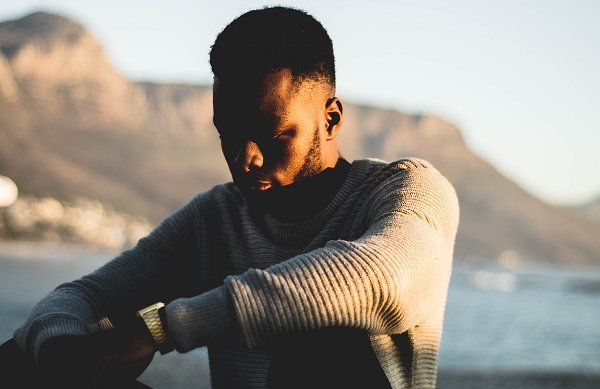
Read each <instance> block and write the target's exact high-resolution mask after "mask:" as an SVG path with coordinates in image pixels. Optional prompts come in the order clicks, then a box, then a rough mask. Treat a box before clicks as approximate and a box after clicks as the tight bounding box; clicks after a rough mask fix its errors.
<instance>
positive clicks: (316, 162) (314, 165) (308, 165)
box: [294, 123, 323, 182]
mask: <svg viewBox="0 0 600 389" xmlns="http://www.w3.org/2000/svg"><path fill="white" fill-rule="evenodd" d="M322 170H323V169H322V161H321V139H320V137H319V124H318V123H317V124H315V132H314V134H313V139H312V141H311V145H310V149H309V150H308V153H307V154H306V158H305V159H304V163H303V164H302V167H300V171H299V172H298V173H297V174H296V176H295V177H294V182H296V181H298V180H301V179H304V178H308V177H312V176H314V175H316V174H319V173H321V171H322Z"/></svg>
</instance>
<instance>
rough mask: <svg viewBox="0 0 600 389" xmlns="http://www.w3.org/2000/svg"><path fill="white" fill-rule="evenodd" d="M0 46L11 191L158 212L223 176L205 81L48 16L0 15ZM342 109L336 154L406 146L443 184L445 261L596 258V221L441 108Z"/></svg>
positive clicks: (2, 161) (377, 153)
mask: <svg viewBox="0 0 600 389" xmlns="http://www.w3.org/2000/svg"><path fill="white" fill-rule="evenodd" d="M0 52H1V56H0V145H1V146H0V147H1V149H0V174H3V175H6V176H9V177H11V178H12V179H13V180H14V181H15V182H16V183H17V184H18V186H19V188H20V190H21V192H22V193H26V194H30V195H34V196H46V195H50V196H54V197H56V198H58V199H64V200H66V199H69V198H73V197H74V196H84V197H87V198H94V199H97V200H99V201H102V202H103V203H107V204H111V205H112V206H113V207H114V208H115V209H117V210H119V211H123V212H127V213H130V214H134V215H144V216H146V217H148V218H150V219H151V220H152V221H153V222H157V221H159V220H160V219H161V218H163V217H164V216H166V215H167V214H168V213H170V212H172V211H173V210H174V209H176V208H177V207H179V206H181V205H183V204H184V203H186V202H187V201H188V200H189V199H190V198H191V197H192V196H194V195H195V194H196V193H198V192H200V191H203V190H206V189H208V188H210V187H211V186H213V185H214V184H216V183H219V182H223V181H225V180H228V179H229V174H228V171H227V168H226V165H225V163H224V161H223V158H222V156H221V152H220V146H219V141H218V137H217V135H216V131H215V130H214V128H213V126H212V120H211V119H212V105H211V104H212V96H211V88H210V87H209V86H202V85H174V84H157V83H149V82H132V81H129V80H127V79H125V78H124V77H123V76H122V75H121V74H119V73H118V72H117V71H115V69H114V68H113V67H112V66H111V64H110V63H109V61H108V60H107V59H106V57H105V55H104V52H103V50H102V47H101V45H100V44H99V43H98V41H97V40H96V39H95V38H94V37H93V36H92V35H91V34H90V33H89V32H88V31H87V30H86V29H85V28H84V27H83V26H81V25H80V24H78V23H77V22H74V21H72V20H69V19H67V18H65V17H62V16H59V15H54V14H48V13H41V12H38V13H34V14H30V15H27V16H25V17H23V18H21V19H18V20H11V21H5V22H3V23H0ZM345 115H346V116H345V121H344V128H343V129H342V132H341V133H340V142H341V150H342V153H343V154H344V156H345V157H347V158H348V159H356V158H364V157H374V158H381V159H386V160H395V159H398V158H401V157H403V156H417V157H421V158H425V159H428V160H430V161H431V162H432V163H434V165H435V166H437V167H438V168H439V169H440V170H441V171H442V172H443V173H444V174H445V175H446V176H447V177H448V178H449V179H450V181H451V182H452V183H453V184H454V185H455V187H456V189H457V192H458V195H459V200H460V204H461V223H460V227H459V234H458V240H457V246H456V258H457V261H461V260H462V261H470V262H490V261H494V262H495V261H498V260H500V261H501V262H502V263H504V264H514V263H522V262H525V263H544V264H561V265H582V266H584V265H585V266H588V265H600V239H598V236H600V225H598V223H595V222H593V221H591V220H589V219H587V218H585V217H583V216H582V215H581V214H580V213H579V212H577V211H575V210H572V209H564V208H557V207H552V206H549V205H548V204H545V203H544V202H542V201H540V200H539V199H537V198H535V197H533V196H532V195H530V194H529V193H527V192H525V191H524V190H523V189H522V188H520V187H519V186H518V185H516V184H515V183H514V182H512V181H511V180H510V179H508V178H507V177H505V176H503V175H501V174H500V173H499V172H498V171H497V170H496V169H495V168H494V167H493V166H492V165H490V164H489V163H488V162H486V161H485V160H484V159H483V158H481V157H480V156H478V155H477V154H475V153H473V152H472V151H471V150H470V149H469V147H468V145H466V144H465V141H464V139H463V138H462V136H461V133H460V130H459V129H458V128H457V127H456V126H454V125H453V124H451V123H449V122H447V121H446V120H444V119H443V118H440V117H436V116H434V115H427V114H409V113H403V112H399V111H397V110H394V109H385V108H379V107H370V106H364V105H356V104H352V103H349V102H347V103H346V104H345ZM524 168H526V167H524Z"/></svg>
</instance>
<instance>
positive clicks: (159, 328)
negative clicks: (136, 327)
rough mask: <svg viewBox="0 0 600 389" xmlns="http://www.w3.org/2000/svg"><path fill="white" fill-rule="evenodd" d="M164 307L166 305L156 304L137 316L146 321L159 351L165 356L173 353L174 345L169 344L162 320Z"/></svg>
mask: <svg viewBox="0 0 600 389" xmlns="http://www.w3.org/2000/svg"><path fill="white" fill-rule="evenodd" d="M164 306H165V304H164V303H156V304H152V305H150V306H149V307H146V308H144V309H140V310H139V311H138V312H137V315H138V316H139V317H141V318H142V319H143V320H144V323H145V324H146V327H148V331H150V335H152V339H154V343H155V344H156V347H157V348H158V351H159V352H160V353H161V354H163V355H164V354H166V353H168V352H171V351H173V345H172V344H171V343H170V342H169V340H168V338H167V333H166V332H165V330H164V327H163V323H162V320H161V319H160V312H159V310H160V309H162V308H163V307H164Z"/></svg>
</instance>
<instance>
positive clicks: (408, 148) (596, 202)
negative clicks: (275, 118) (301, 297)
mask: <svg viewBox="0 0 600 389" xmlns="http://www.w3.org/2000/svg"><path fill="white" fill-rule="evenodd" d="M223 3H225V2H223ZM279 4H288V5H293V6H296V7H299V8H302V9H305V10H306V11H308V12H309V13H311V14H313V15H314V16H315V17H316V18H317V19H318V20H320V21H321V22H322V23H323V24H324V26H325V27H326V28H327V29H328V31H329V33H330V35H331V37H332V39H333V43H334V50H335V54H336V65H337V72H338V80H337V84H338V91H337V92H338V97H340V98H341V99H342V101H343V102H344V103H345V114H346V119H345V123H344V129H343V131H342V133H341V134H340V141H341V148H342V151H343V153H344V156H345V157H346V158H348V159H350V160H352V159H358V158H366V157H374V158H382V159H386V160H395V159H398V158H401V157H403V156H417V157H421V158H425V159H428V160H430V161H431V162H433V163H434V165H436V167H438V169H439V170H440V171H442V172H443V173H444V174H445V175H446V176H447V177H448V178H449V179H450V181H451V182H452V183H453V184H454V186H455V187H456V189H457V192H458V195H459V199H460V203H461V224H460V227H459V233H458V238H457V245H456V252H455V266H454V273H453V277H452V281H451V285H450V290H449V302H448V309H447V315H446V325H445V330H444V331H445V333H444V339H443V345H442V350H441V356H440V380H439V387H440V388H454V387H456V388H459V387H463V388H465V387H474V388H478V387H479V388H481V387H514V388H517V387H524V388H525V387H528V388H531V387H545V388H553V387H556V388H558V387H561V388H562V387H564V388H573V387H582V388H583V387H596V386H597V385H600V327H599V326H598V325H597V322H598V321H599V320H600V300H599V298H598V297H599V295H600V266H599V265H600V175H599V173H598V171H599V170H600V153H598V150H597V149H598V147H600V131H599V130H600V110H598V106H600V77H599V74H598V69H599V68H600V23H598V20H600V3H598V2H593V1H580V2H577V5H576V6H575V5H574V4H573V3H572V2H567V1H549V2H548V1H527V2H522V1H503V2H485V3H484V2H476V1H455V2H443V1H418V2H417V1H395V2H384V1H370V2H368V4H367V3H366V2H365V3H351V2H347V1H346V2H342V1H328V2H316V1H297V2H293V3H292V2H286V1H282V2H279ZM263 5H267V3H262V2H254V1H231V2H227V3H226V4H219V6H218V7H217V6H215V5H214V3H213V4H212V5H211V4H209V3H208V2H202V1H200V2H197V1H195V2H193V1H184V0H174V1H169V2H165V1H158V0H153V1H141V0H135V1H127V2H116V1H103V2H94V1H78V2H71V1H66V0H63V1H29V0H21V1H19V2H8V1H2V2H0V341H4V340H6V339H8V338H10V336H11V335H12V332H13V331H14V329H15V328H16V327H17V326H18V325H19V323H21V322H22V320H23V319H24V318H25V316H26V315H27V313H28V311H29V310H30V309H31V307H32V305H33V304H34V303H35V302H36V301H37V300H38V299H39V298H41V297H42V296H43V295H44V294H45V293H47V292H48V291H49V290H50V289H51V288H52V287H54V286H56V285H58V283H60V282H62V281H66V280H70V279H73V278H76V277H79V276H80V275H82V274H84V273H86V272H88V271H90V270H92V269H94V268H95V267H97V266H99V265H100V264H102V263H104V262H105V261H107V260H109V259H110V258H111V257H112V256H113V255H114V254H115V253H117V252H119V251H120V250H123V249H125V248H127V247H131V246H132V245H133V244H135V242H136V241H137V240H138V239H139V238H140V237H141V236H144V235H145V234H147V233H148V232H149V231H150V230H151V228H152V227H153V226H154V225H155V224H156V223H157V222H159V221H160V220H161V219H162V218H164V217H165V216H166V215H168V214H169V213H171V212H173V211H174V210H175V209H176V208H178V207H179V206H181V205H183V204H185V203H186V202H187V201H189V200H190V199H191V198H192V197H193V196H194V195H195V194H196V193H198V192H200V191H203V190H206V189H208V188H210V187H212V186H213V185H215V184H218V183H221V182H224V181H226V180H228V179H229V175H228V171H227V168H226V165H225V163H224V162H223V158H222V156H221V154H220V147H219V143H218V137H217V135H216V131H215V130H214V128H213V126H212V105H211V104H212V101H211V99H212V96H211V81H212V75H211V73H210V68H209V65H208V51H209V49H210V46H211V44H212V43H213V41H214V39H215V37H216V35H217V34H218V32H219V31H220V30H221V29H222V28H223V27H224V26H225V25H226V24H227V23H228V22H230V21H231V20H232V19H233V18H235V17H236V16H238V15H240V14H241V13H243V12H244V11H247V10H249V9H252V8H256V7H261V6H263ZM198 366H200V367H198ZM142 380H143V381H144V382H146V383H148V384H149V385H151V386H153V387H156V388H160V387H182V388H184V387H189V386H190V385H191V383H192V382H195V383H196V384H197V383H198V382H200V384H201V385H208V384H207V382H208V381H207V362H206V353H205V350H203V349H200V350H197V351H194V352H193V353H191V354H189V355H187V354H186V355H176V354H171V355H168V356H165V357H157V358H156V359H155V361H154V362H153V363H152V365H151V367H150V369H149V370H148V371H147V372H146V373H145V374H144V376H142ZM196 387H197V385H196Z"/></svg>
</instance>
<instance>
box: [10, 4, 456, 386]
mask: <svg viewBox="0 0 600 389" xmlns="http://www.w3.org/2000/svg"><path fill="white" fill-rule="evenodd" d="M210 62H211V66H212V69H213V73H214V100H213V103H214V124H215V127H216V128H217V130H218V132H219V135H220V138H221V146H222V150H223V155H224V157H225V159H226V161H227V164H228V166H229V169H230V171H231V175H232V178H233V183H227V184H224V185H218V186H216V187H214V188H213V189H211V190H210V191H208V192H206V193H201V194H199V195H198V196H196V197H195V198H194V199H193V200H192V201H191V202H190V203H188V204H187V205H185V206H183V207H182V208H181V209H179V210H177V211H176V212H175V213H173V214H172V215H171V216H169V217H168V218H167V219H165V220H164V221H163V222H162V223H161V224H160V225H159V226H158V227H157V228H156V229H155V230H154V231H153V232H152V233H151V234H150V235H149V236H148V237H146V238H144V239H142V240H140V241H139V243H138V244H137V246H136V247H135V248H133V249H131V250H128V251H125V252H124V253H122V254H121V255H120V256H118V257H117V258H115V259H114V260H112V261H111V262H109V263H108V264H106V265H105V266H103V267H101V268H100V269H98V270H96V271H95V272H93V273H92V274H89V275H87V276H85V277H83V278H82V279H80V280H77V281H75V282H71V283H66V284H63V285H61V286H59V287H58V288H57V289H56V290H54V291H53V292H52V293H50V294H49V295H48V296H47V297H45V298H44V299H43V300H42V301H41V302H40V303H38V304H37V305H36V307H35V308H34V309H33V311H32V313H31V315H30V317H29V318H28V319H27V321H26V322H25V323H24V325H23V326H22V327H21V328H19V329H18V330H17V331H16V332H15V340H16V342H17V344H18V346H19V348H20V349H21V350H22V351H23V352H24V353H25V355H27V356H28V357H29V358H31V359H32V361H34V362H33V363H35V364H36V366H37V367H38V368H39V370H40V371H41V372H42V373H41V374H42V376H43V377H44V379H46V380H49V382H56V383H60V384H61V385H63V386H69V385H71V386H86V385H89V386H93V385H96V386H107V387H108V386H110V385H116V382H117V380H121V379H123V378H135V377H137V376H138V375H139V374H140V373H141V372H142V371H143V370H144V368H145V367H146V366H147V365H148V363H149V362H150V360H151V359H152V357H153V354H154V353H155V351H157V350H158V351H160V352H161V353H166V352H170V351H172V350H173V349H175V350H177V351H178V352H187V351H190V350H192V349H194V348H197V347H203V346H208V350H209V359H210V371H211V382H212V384H213V386H214V387H216V388H238V387H257V388H264V387H270V388H292V387H302V388H318V387H327V388H330V387H341V388H349V387H369V388H371V387H373V388H379V387H393V388H412V387H415V388H416V387H418V388H433V387H434V386H435V380H436V363H437V362H436V359H437V352H438V349H439V345H440V337H441V332H442V321H443V315H444V307H445V302H446V294H447V287H448V281H449V277H450V273H451V263H452V252H453V245H454V240H455V235H456V228H457V223H458V205H457V199H456V195H455V193H454V190H453V188H452V186H451V185H450V184H449V183H448V181H447V180H446V179H445V178H444V177H442V176H441V175H440V173H439V172H438V171H437V170H436V169H434V167H432V166H431V165H430V164H429V163H427V162H425V161H422V160H417V159H403V160H399V161H397V162H394V163H384V162H382V161H378V160H357V161H354V162H352V163H350V162H348V161H346V160H345V159H344V158H343V157H342V155H341V153H340V152H339V150H338V146H337V136H338V133H339V131H340V129H341V128H342V124H343V106H342V103H341V102H340V100H339V99H338V98H337V97H336V96H335V69H334V57H333V49H332V43H331V40H330V38H329V36H328V34H327V32H326V31H325V29H324V28H323V26H322V25H321V24H320V23H319V22H318V21H316V20H315V19H314V18H312V17H311V16H310V15H308V14H306V13H305V12H303V11H300V10H296V9H290V8H282V7H273V8H265V9H260V10H254V11H250V12H248V13H246V14H244V15H242V16H240V17H239V18H237V19H236V20H234V21H233V22H232V23H230V24H229V25H228V26H227V27H226V28H225V29H224V30H223V31H222V32H221V33H220V34H219V36H218V37H217V39H216V41H215V43H214V45H213V47H212V49H211V53H210ZM157 302H161V304H159V305H155V303H157ZM163 303H164V306H163ZM136 312H138V313H137V318H136Z"/></svg>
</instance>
